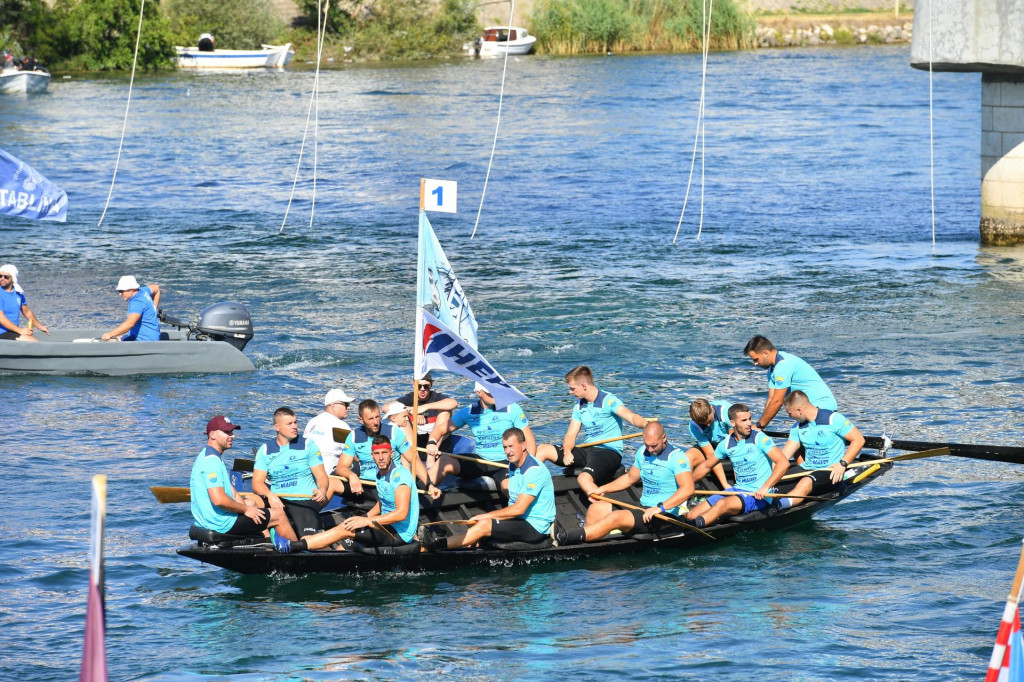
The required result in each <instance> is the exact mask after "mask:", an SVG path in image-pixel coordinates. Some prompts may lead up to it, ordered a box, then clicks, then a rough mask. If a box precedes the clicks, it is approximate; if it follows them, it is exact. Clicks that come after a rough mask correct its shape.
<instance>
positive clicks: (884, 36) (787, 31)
mask: <svg viewBox="0 0 1024 682" xmlns="http://www.w3.org/2000/svg"><path fill="white" fill-rule="evenodd" d="M790 21H791V22H794V23H795V25H789V26H779V25H770V24H769V25H765V24H764V23H761V22H759V23H758V26H757V27H756V29H755V31H754V35H755V38H756V40H757V46H758V47H796V46H806V45H865V44H868V43H872V44H882V43H909V42H910V40H911V38H912V36H913V28H914V26H913V23H911V22H899V23H897V22H896V20H893V21H892V23H884V22H879V23H868V24H867V25H861V26H858V25H856V23H853V22H849V21H845V20H840V21H839V22H837V23H836V24H835V25H834V26H833V24H829V23H810V22H808V23H804V24H801V23H800V22H799V21H797V20H795V19H790Z"/></svg>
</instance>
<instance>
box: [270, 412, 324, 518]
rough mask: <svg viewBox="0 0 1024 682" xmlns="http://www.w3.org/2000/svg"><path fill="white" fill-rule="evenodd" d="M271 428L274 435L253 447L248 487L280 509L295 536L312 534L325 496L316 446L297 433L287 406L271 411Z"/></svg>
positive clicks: (292, 414) (297, 428)
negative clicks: (272, 419)
mask: <svg viewBox="0 0 1024 682" xmlns="http://www.w3.org/2000/svg"><path fill="white" fill-rule="evenodd" d="M274 431H276V432H277V437H276V438H274V439H273V440H269V441H267V442H266V443H264V444H263V445H261V446H260V447H259V449H258V450H257V451H256V463H255V464H254V465H253V470H252V491H253V492H254V493H256V494H257V495H261V496H263V498H264V499H265V500H266V501H267V505H268V506H269V507H270V508H271V509H282V510H283V511H284V512H285V513H286V514H287V515H288V518H289V520H290V521H291V522H292V525H293V527H294V528H295V532H296V534H297V535H298V536H299V537H302V536H304V535H312V534H313V533H316V532H317V531H319V530H320V508H321V507H323V506H324V505H325V504H327V499H328V498H327V486H328V480H327V472H326V471H324V459H323V457H321V456H320V448H318V447H317V446H316V443H315V442H314V441H313V440H306V439H305V438H300V437H299V422H298V419H297V418H296V416H295V411H294V410H292V409H291V408H289V407H279V408H277V410H276V411H275V412H274ZM268 481H269V485H268V484H267V482H268ZM282 496H285V497H286V499H282Z"/></svg>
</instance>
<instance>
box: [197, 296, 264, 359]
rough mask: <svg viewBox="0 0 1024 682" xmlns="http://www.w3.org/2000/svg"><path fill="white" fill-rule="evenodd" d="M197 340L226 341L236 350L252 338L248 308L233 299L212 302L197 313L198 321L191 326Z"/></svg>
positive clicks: (243, 347)
mask: <svg viewBox="0 0 1024 682" xmlns="http://www.w3.org/2000/svg"><path fill="white" fill-rule="evenodd" d="M193 329H194V331H195V332H196V338H197V339H199V340H201V341H202V340H207V339H209V340H213V341H227V342H228V343H230V344H231V345H232V346H234V347H235V348H237V349H238V350H244V349H245V344H247V343H249V341H250V340H251V339H252V319H251V318H250V317H249V309H248V308H246V307H245V306H244V305H242V304H241V303H236V302H235V301H225V302H224V303H214V304H213V305H211V306H207V307H206V308H204V309H203V312H201V313H199V322H197V323H196V324H195V326H194V327H193Z"/></svg>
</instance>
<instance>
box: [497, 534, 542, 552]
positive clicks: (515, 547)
mask: <svg viewBox="0 0 1024 682" xmlns="http://www.w3.org/2000/svg"><path fill="white" fill-rule="evenodd" d="M488 544H489V545H490V546H491V547H493V548H494V549H500V550H502V551H504V552H524V551H527V550H531V549H549V548H551V547H552V546H553V545H554V543H553V542H551V538H548V537H546V538H544V539H543V540H541V541H539V542H494V541H493V540H492V541H490V542H489V543H488Z"/></svg>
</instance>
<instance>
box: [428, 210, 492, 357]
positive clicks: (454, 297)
mask: <svg viewBox="0 0 1024 682" xmlns="http://www.w3.org/2000/svg"><path fill="white" fill-rule="evenodd" d="M416 305H417V307H419V308H422V309H423V310H426V311H427V312H429V313H430V314H431V315H433V316H434V317H436V318H437V319H439V320H441V322H443V323H444V325H445V326H446V327H448V328H449V329H452V330H454V331H455V333H457V334H458V335H459V336H460V337H461V338H462V339H464V340H465V341H466V342H467V343H469V345H471V346H472V347H473V348H476V347H477V339H476V328H477V327H476V318H475V317H473V310H472V309H471V308H470V307H469V301H467V300H466V294H465V293H464V292H463V291H462V286H461V285H460V284H459V280H458V278H457V277H456V276H455V271H454V270H452V266H451V263H449V262H448V259H447V258H446V257H445V255H444V251H443V250H442V249H441V243H440V242H439V241H437V235H435V234H434V228H432V227H431V226H430V221H429V220H427V214H426V213H424V212H423V211H420V237H419V264H418V267H417V270H416ZM417 364H419V363H418V362H417Z"/></svg>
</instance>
